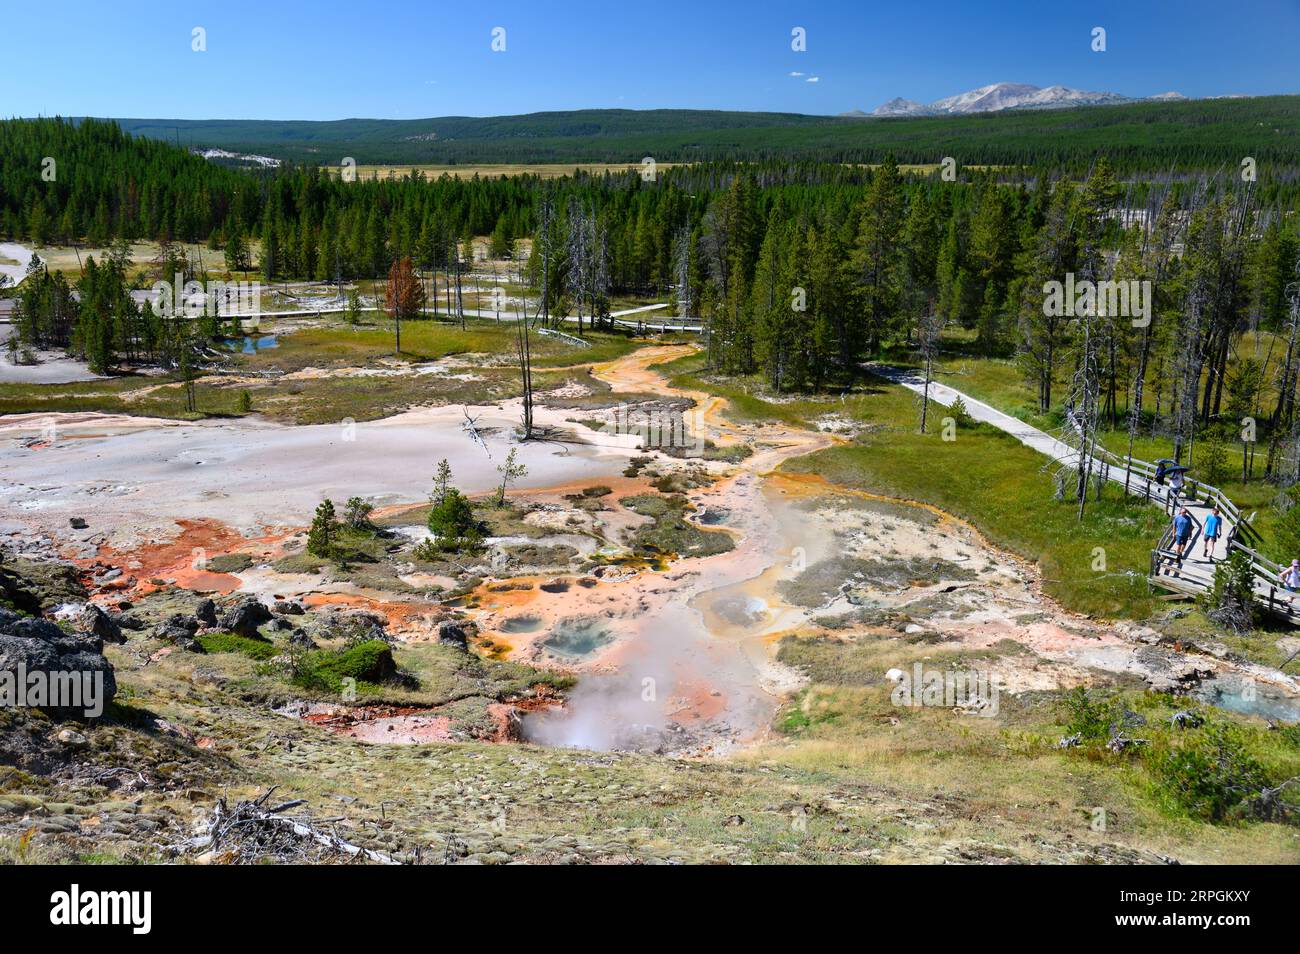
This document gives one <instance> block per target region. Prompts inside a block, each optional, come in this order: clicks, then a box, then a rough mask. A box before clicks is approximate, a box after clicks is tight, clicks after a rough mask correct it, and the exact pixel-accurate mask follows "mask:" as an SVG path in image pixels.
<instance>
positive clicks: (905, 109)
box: [872, 96, 930, 116]
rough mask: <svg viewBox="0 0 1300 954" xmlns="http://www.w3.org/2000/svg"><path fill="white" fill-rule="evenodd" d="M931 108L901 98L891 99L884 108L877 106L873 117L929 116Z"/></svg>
mask: <svg viewBox="0 0 1300 954" xmlns="http://www.w3.org/2000/svg"><path fill="white" fill-rule="evenodd" d="M929 112H930V107H928V106H926V105H924V104H922V103H917V102H914V101H913V100H910V99H903V98H902V97H901V96H898V97H895V98H894V99H891V100H890V101H889V102H887V103H885V104H884V105H883V106H877V107H876V109H875V112H874V113H873V114H872V115H875V116H917V115H921V114H928V113H929Z"/></svg>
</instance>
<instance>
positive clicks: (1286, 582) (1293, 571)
mask: <svg viewBox="0 0 1300 954" xmlns="http://www.w3.org/2000/svg"><path fill="white" fill-rule="evenodd" d="M1278 579H1280V580H1281V581H1282V589H1284V590H1286V591H1287V592H1288V593H1290V594H1291V595H1290V596H1288V597H1287V603H1288V604H1290V605H1291V606H1295V593H1296V591H1297V590H1300V560H1292V561H1291V565H1290V566H1289V567H1287V568H1286V569H1285V570H1283V571H1282V575H1281V576H1280V577H1278Z"/></svg>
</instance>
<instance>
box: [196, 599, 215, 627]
mask: <svg viewBox="0 0 1300 954" xmlns="http://www.w3.org/2000/svg"><path fill="white" fill-rule="evenodd" d="M194 618H195V619H197V620H198V621H199V622H200V623H202V624H203V625H204V626H216V625H217V604H216V603H214V602H212V600H203V601H202V602H201V603H199V608H198V609H196V610H195V611H194Z"/></svg>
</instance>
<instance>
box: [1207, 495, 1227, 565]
mask: <svg viewBox="0 0 1300 954" xmlns="http://www.w3.org/2000/svg"><path fill="white" fill-rule="evenodd" d="M1221 533H1223V515H1222V514H1220V513H1219V508H1218V507H1215V508H1214V509H1213V510H1211V511H1210V515H1209V516H1208V517H1206V518H1205V548H1204V551H1203V553H1202V555H1203V556H1204V557H1205V558H1206V559H1208V560H1209V561H1210V562H1211V563H1213V562H1214V548H1215V546H1216V545H1217V544H1218V542H1219V535H1220V534H1221Z"/></svg>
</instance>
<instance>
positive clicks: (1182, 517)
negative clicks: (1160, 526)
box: [1174, 507, 1196, 566]
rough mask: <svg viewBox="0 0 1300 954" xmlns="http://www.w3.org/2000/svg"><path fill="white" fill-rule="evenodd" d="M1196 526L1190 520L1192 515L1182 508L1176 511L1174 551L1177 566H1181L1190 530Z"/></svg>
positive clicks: (1190, 534)
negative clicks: (1176, 555)
mask: <svg viewBox="0 0 1300 954" xmlns="http://www.w3.org/2000/svg"><path fill="white" fill-rule="evenodd" d="M1194 526H1196V524H1195V521H1193V520H1192V515H1191V514H1190V513H1188V512H1187V508H1186V507H1184V508H1183V509H1182V510H1179V511H1178V516H1176V517H1174V550H1175V551H1176V552H1177V553H1178V565H1179V566H1182V565H1183V550H1185V549H1186V548H1187V544H1188V543H1190V542H1191V539H1192V528H1193V527H1194Z"/></svg>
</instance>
